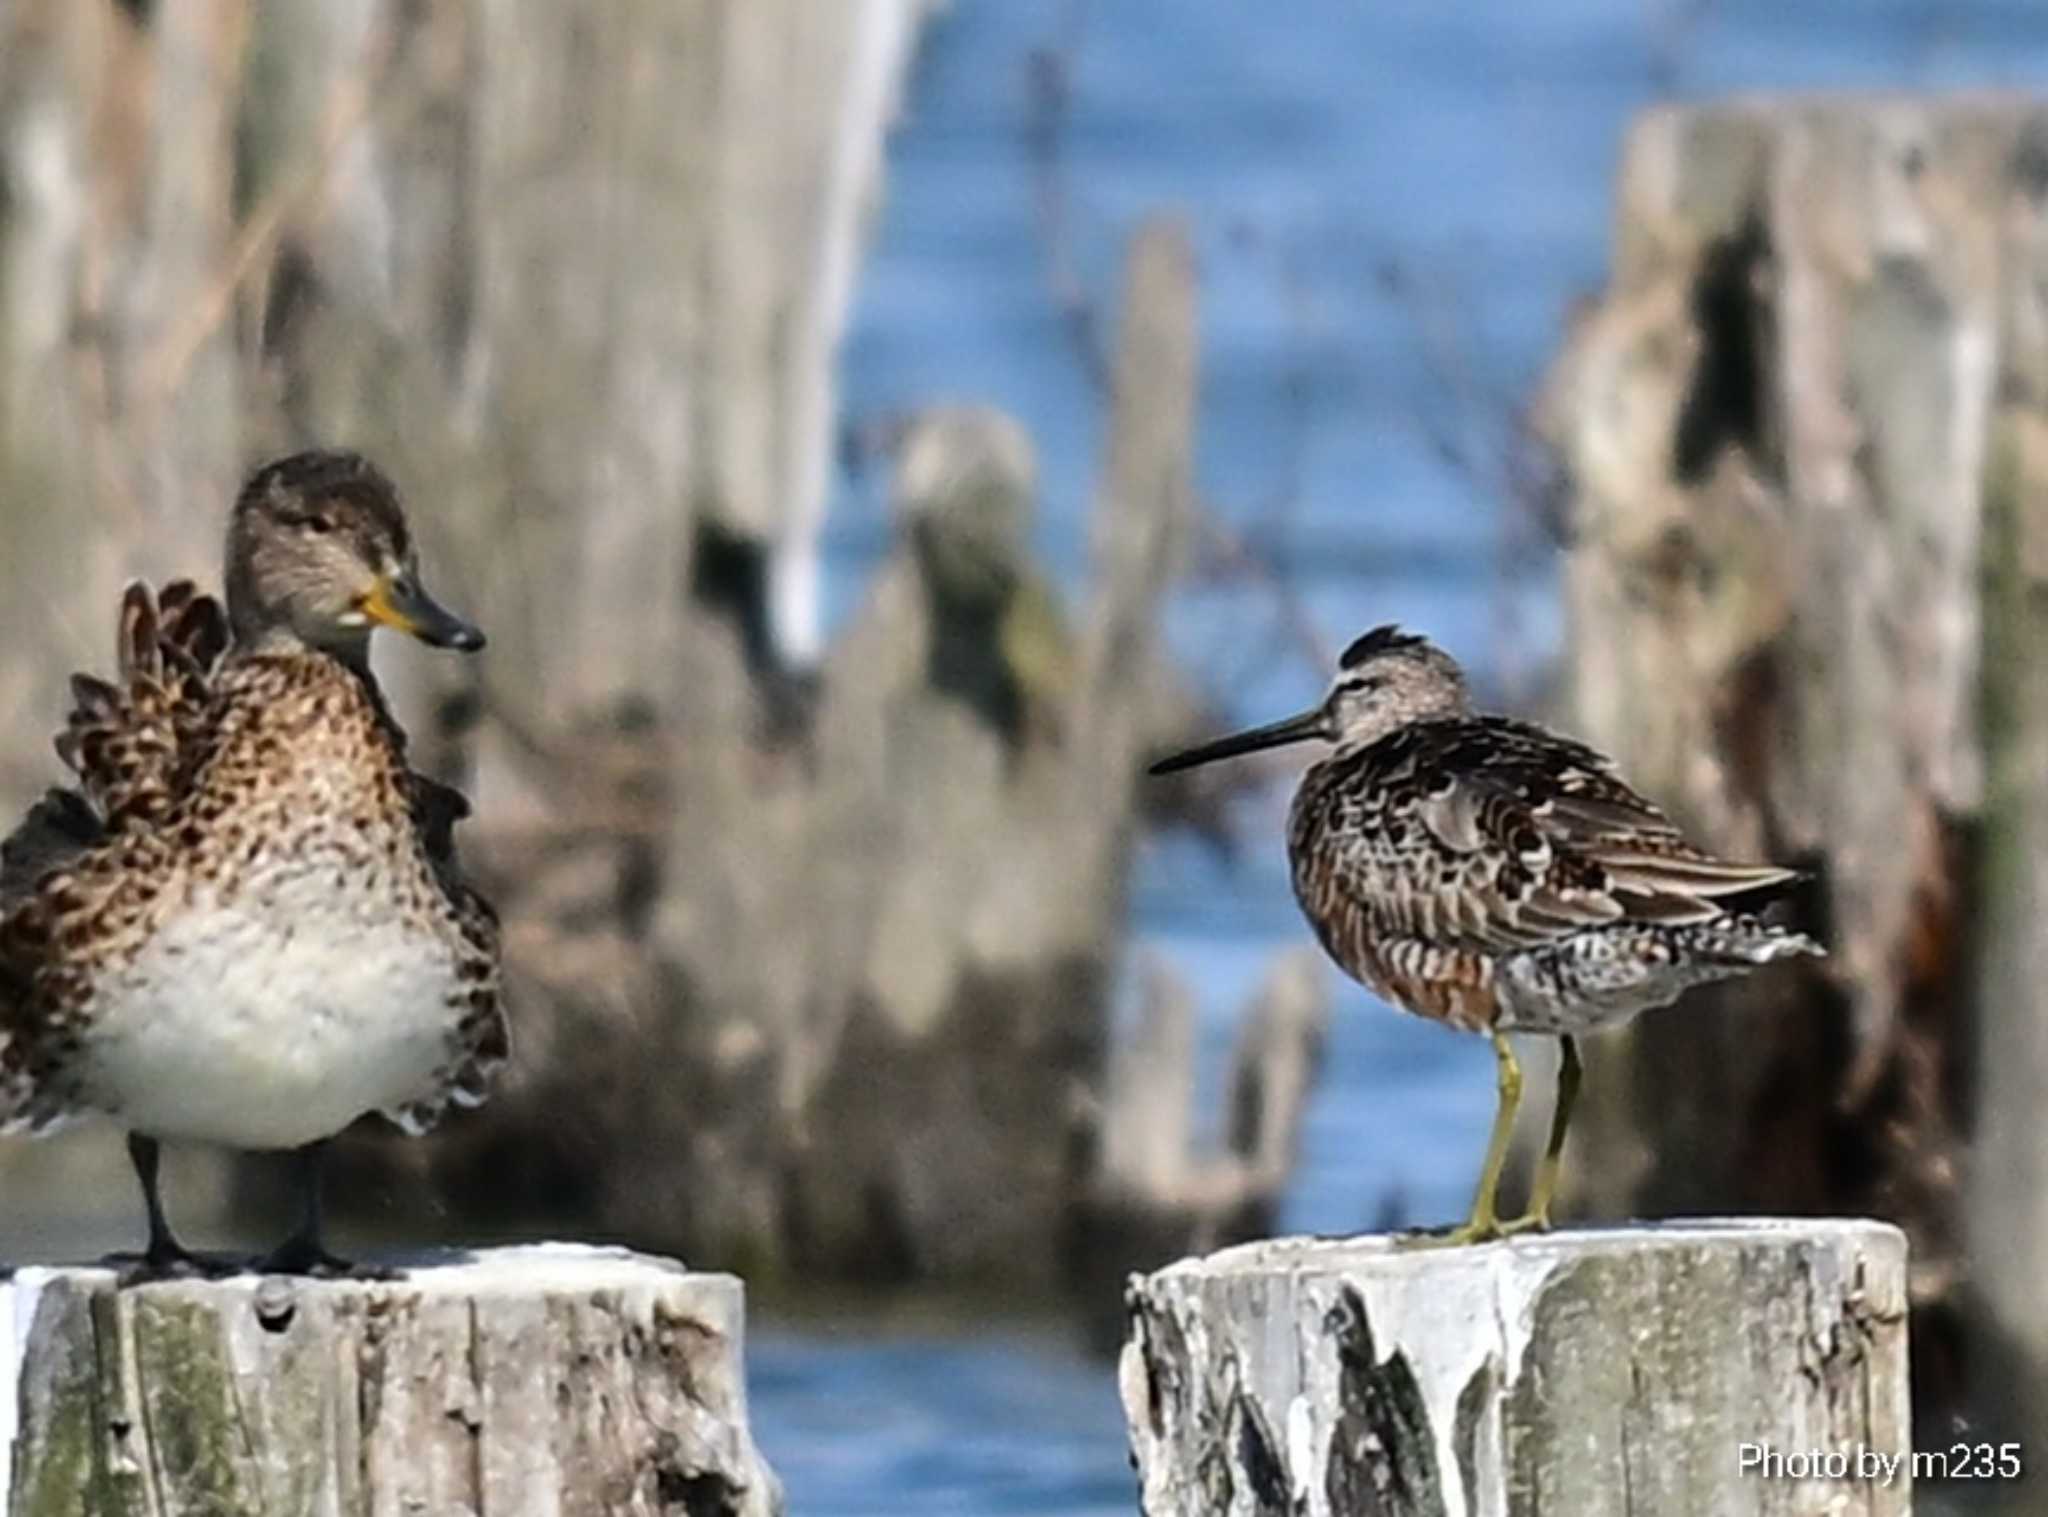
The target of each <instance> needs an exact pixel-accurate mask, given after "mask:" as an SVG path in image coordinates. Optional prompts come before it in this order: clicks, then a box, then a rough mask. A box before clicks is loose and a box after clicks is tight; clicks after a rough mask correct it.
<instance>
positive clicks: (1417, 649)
mask: <svg viewBox="0 0 2048 1517" xmlns="http://www.w3.org/2000/svg"><path fill="white" fill-rule="evenodd" d="M1471 709H1472V696H1471V693H1470V691H1468V690H1467V689H1466V686H1465V672H1464V670H1462V669H1460V668H1459V667H1458V661H1457V660H1456V659H1454V658H1452V657H1451V656H1450V654H1448V653H1446V652H1444V650H1443V649H1441V648H1439V647H1437V645H1436V644H1435V643H1432V642H1431V641H1430V640H1429V639H1428V638H1426V637H1418V636H1417V635H1415V634H1414V633H1412V632H1403V631H1402V630H1401V629H1400V628H1399V627H1394V626H1386V627H1375V628H1373V629H1372V631H1370V632H1368V633H1366V634H1365V635H1364V636H1363V637H1361V638H1359V639H1358V640H1357V641H1356V642H1354V643H1353V644H1352V645H1351V646H1350V647H1349V648H1346V649H1345V650H1344V656H1343V657H1342V658H1341V659H1339V660H1338V661H1337V677H1336V678H1335V679H1333V680H1332V681H1331V682H1330V689H1329V693H1328V694H1326V695H1325V696H1324V697H1323V699H1322V701H1321V703H1320V704H1318V705H1316V706H1315V707H1313V708H1311V709H1310V710H1307V711H1304V712H1302V713H1301V714H1300V715H1299V716H1290V717H1288V718H1287V720H1285V721H1283V722H1274V723H1272V724H1270V725H1269V726H1265V727H1254V728H1252V729H1251V730H1250V731H1249V732H1236V733H1232V734H1231V735H1230V736H1229V737H1221V738H1217V739H1216V740H1215V741H1214V742H1210V743H1203V744H1202V745H1201V746H1199V747H1196V748H1190V749H1188V750H1187V751H1186V752H1184V753H1176V754H1174V755H1173V756H1172V757H1171V758H1164V759H1161V760H1160V761H1159V762H1158V763H1156V764H1154V765H1153V766H1152V773H1154V774H1171V773H1172V772H1173V771H1174V770H1176V769H1192V768H1193V767H1194V766H1195V765H1197V764H1208V763H1213V762H1215V761H1216V760H1217V759H1225V758H1234V757H1236V756H1237V755H1238V754H1240V753H1256V752H1258V751H1259V750H1260V749H1262V748H1278V747H1280V746H1281V745H1283V744H1286V743H1304V742H1309V741H1311V740H1319V741H1321V742H1325V743H1334V744H1336V745H1337V746H1338V747H1340V748H1359V747H1363V746H1364V745H1365V744H1367V743H1371V742H1375V741H1377V740H1378V739H1380V738H1382V737H1385V736H1386V735H1387V734H1388V733H1389V732H1392V731H1394V730H1395V729H1396V728H1397V727H1405V726H1407V725H1408V724H1409V723H1410V722H1420V721H1428V720H1430V719H1432V718H1436V717H1448V716H1461V715H1463V714H1465V713H1466V712H1468V711H1470V710H1471Z"/></svg>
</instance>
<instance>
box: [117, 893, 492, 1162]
mask: <svg viewBox="0 0 2048 1517" xmlns="http://www.w3.org/2000/svg"><path fill="white" fill-rule="evenodd" d="M392 906H393V902H392V896H391V892H390V889H389V884H388V882H387V881H376V880H372V881H370V882H367V883H364V884H363V885H361V886H360V887H359V888H355V889H340V888H337V878H336V876H335V874H334V873H333V872H332V871H331V870H328V869H324V868H318V867H314V866H313V865H312V864H311V861H310V860H308V859H306V857H305V855H303V854H302V855H301V858H300V861H299V863H298V865H297V867H291V866H286V867H285V868H284V869H282V870H280V871H278V872H275V873H273V874H272V875H271V876H270V877H269V878H267V879H265V880H263V881H260V882H252V883H251V884H249V885H245V887H244V888H243V889H242V890H240V891H238V892H237V894H236V895H235V897H234V899H233V900H231V901H227V902H222V901H221V900H220V899H218V897H217V895H216V894H215V893H213V891H212V889H211V887H208V886H204V885H197V886H194V887H193V891H192V894H191V896H190V898H189V899H188V900H186V901H185V902H183V903H182V904H181V907H180V909H178V910H176V911H174V912H172V913H170V914H169V915H168V916H167V918H166V919H165V920H164V921H163V922H162V924H161V926H160V928H159V930H158V931H157V932H155V933H153V934H152V935H151V937H150V939H149V941H148V942H147V944H146V945H145V946H144V948H143V949H142V950H141V952H140V953H139V954H138V955H137V956H136V958H135V959H134V961H133V962H132V963H131V964H129V965H128V966H127V967H126V968H124V969H122V970H120V971H118V972H116V973H112V974H108V975H106V976H105V977H104V978H103V979H102V981H101V983H100V984H98V985H96V986H95V994H94V997H93V1004H92V1006H91V1008H90V1010H89V1013H88V1015H89V1018H90V1028H91V1030H90V1032H89V1033H88V1035H87V1039H86V1046H85V1048H84V1050H83V1056H82V1058H81V1061H80V1064H79V1066H78V1068H79V1071H80V1073H81V1075H82V1076H83V1081H84V1084H85V1087H86V1093H87V1096H88V1098H89V1099H90V1100H91V1101H92V1103H93V1104H94V1105H96V1106H99V1107H102V1108H103V1109H105V1110H107V1111H108V1112H110V1113H112V1114H113V1115H115V1116H116V1117H118V1118H119V1119H120V1121H121V1122H122V1123H123V1125H125V1126H128V1127H131V1128H134V1129H135V1130H137V1131H140V1132H145V1133H149V1134H151V1135H152V1136H156V1137H165V1138H181V1139H190V1140H196V1141H200V1142H214V1143H223V1144H228V1145H231V1146H233V1147H237V1148H293V1147H297V1146H299V1145H301V1144H304V1143H310V1142H312V1141H314V1140H315V1139H317V1138H322V1137H326V1136H328V1135H329V1134H332V1133H336V1132H339V1131H340V1130H341V1129H342V1128H344V1127H346V1126H347V1125H348V1124H349V1123H350V1122H352V1121H353V1120H355V1119H356V1118H357V1117H359V1116H361V1115H362V1114H363V1113H364V1112H367V1111H374V1110H377V1109H380V1108H384V1107H390V1106H397V1105H401V1104H403V1103H404V1102H406V1101H408V1100H411V1099H413V1098H415V1097H417V1096H418V1095H420V1094H421V1093H422V1091H423V1090H424V1088H425V1087H426V1085H427V1083H428V1081H429V1080H430V1078H431V1077H432V1075H433V1074H434V1072H435V1071H436V1069H438V1068H439V1067H440V1066H441V1064H442V1063H443V1062H444V1060H445V1059H446V1056H447V1042H446V1036H447V1031H448V1028H449V1026H450V1023H451V1019H452V1016H453V1014H452V1013H451V1012H450V1011H449V1010H448V1009H447V1008H448V1002H449V998H450V995H451V993H452V991H453V989H454V986H455V982H456V965H455V960H454V956H453V954H452V953H451V952H450V950H449V947H448V945H447V944H446V943H445V942H443V941H442V939H441V938H440V937H438V936H437V935H435V934H434V933H433V932H432V931H430V930H429V929H428V926H427V924H426V923H423V922H419V921H408V920H406V918H405V916H404V915H403V914H399V913H394V911H393V909H392Z"/></svg>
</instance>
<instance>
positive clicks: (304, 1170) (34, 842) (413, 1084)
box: [0, 452, 507, 1278]
mask: <svg viewBox="0 0 2048 1517" xmlns="http://www.w3.org/2000/svg"><path fill="white" fill-rule="evenodd" d="M226 556H227V575H226V584H227V605H226V610H225V611H223V610H222V607H221V605H220V603H219V602H218V601H215V600H214V599H212V598H211V597H209V596H204V595H200V594H198V593H197V592H196V591H195V590H194V588H193V587H192V586H191V585H190V584H189V583H186V582H179V583H177V584H173V585H170V586H167V587H166V588H165V589H164V590H163V592H162V593H161V594H160V595H152V594H151V592H150V591H149V590H148V589H147V588H146V587H145V586H142V585H131V586H130V587H129V589H128V591H127V593H126V595H125V596H124V598H123V600H122V603H121V618H120V633H119V642H118V649H117V653H118V664H119V679H118V680H117V681H116V682H115V683H112V684H109V683H107V682H105V681H102V680H99V679H95V678H92V677H90V676H86V675H80V676H77V677H75V678H74V679H73V681H72V690H73V695H74V697H75V700H76V707H75V709H74V710H73V711H72V713H71V717H70V721H69V723H68V725H67V726H66V728H65V731H64V732H63V733H62V734H61V735H60V736H59V738H58V740H57V750H58V753H59V754H60V756H61V757H62V758H63V759H64V760H65V762H66V763H67V764H68V765H69V766H70V767H71V769H72V770H73V771H74V773H75V775H76V779H77V784H76V787H75V788H64V789H53V790H51V791H50V792H49V793H48V794H47V795H46V796H45V797H44V798H43V799H42V800H41V801H40V802H38V803H37V804H36V806H35V807H34V808H33V809H32V810H31V811H30V812H29V814H28V816H27V818H26V819H25V820H24V821H23V822H22V824H21V825H20V826H19V827H18V828H17V829H16V830H15V832H14V833H13V834H12V835H11V836H10V837H8V838H7V840H6V842H5V844H4V846H0V1130H6V1131H14V1130H21V1129H27V1130H30V1131H34V1132H44V1131H48V1130H50V1129H53V1128H55V1127H57V1126H60V1125H62V1124H64V1123H66V1122H68V1121H70V1120H71V1119H73V1118H77V1117H82V1116H88V1115H95V1114H97V1115H102V1116H106V1117H110V1118H112V1119H113V1120H114V1121H115V1122H117V1123H119V1124H120V1125H121V1126H123V1127H125V1128H126V1129H127V1130H128V1133H129V1139H128V1145H129V1154H130V1157H131V1158H132V1160H133V1162H134V1165H135V1170H136V1174H137V1176H138V1177H139V1179H140V1180H141V1182H142V1190H143V1198H144V1201H145V1203H146V1205H147V1208H148V1217H149V1241H148V1245H147V1247H146V1248H145V1250H144V1251H143V1252H142V1253H141V1254H140V1255H139V1256H137V1258H136V1259H135V1261H134V1268H133V1269H132V1270H131V1272H130V1273H131V1277H134V1278H148V1277H151V1276H157V1275H166V1274H177V1273H187V1272H194V1271H211V1270H215V1269H218V1268H226V1267H228V1266H226V1264H225V1263H224V1261H214V1260H207V1259H201V1258H200V1257H198V1256H196V1255H194V1254H191V1253H189V1252H188V1251H187V1250H186V1249H185V1248H183V1247H182V1246H181V1245H180V1244H179V1243H178V1241H177V1239H176V1237H175V1236H174V1235H173V1234H172V1232H171V1229H170V1225H169V1223H168V1222H167V1221H166V1219H165V1216H164V1211H163V1206H162V1202H161V1199H160V1197H159V1194H158V1187H157V1161H158V1143H159V1140H161V1139H164V1138H175V1139H184V1140H192V1141H198V1142H207V1143H219V1144H224V1145H227V1146H230V1147H235V1148H243V1149H289V1150H293V1151H294V1152H295V1153H296V1154H297V1155H298V1160H299V1162H298V1170H299V1177H300V1185H301V1190H302V1198H303V1202H304V1213H303V1217H302V1220H301V1223H300V1226H299V1228H298V1229H297V1231H295V1232H294V1233H293V1234H292V1236H291V1237H290V1238H289V1239H288V1240H287V1241H286V1242H285V1243H284V1244H283V1245H282V1246H281V1247H280V1248H278V1249H277V1250H276V1251H274V1252H273V1253H272V1254H270V1255H269V1256H267V1257H266V1258H265V1259H264V1260H263V1261H261V1263H260V1264H259V1266H258V1267H259V1268H264V1269H270V1270H275V1271H279V1272H287V1273H318V1274H338V1273H348V1272H351V1271H353V1270H354V1266H351V1265H349V1264H348V1263H347V1262H346V1261H344V1260H340V1259H337V1258H335V1257H334V1256H333V1255H332V1254H330V1253H328V1252H327V1250H326V1248H325V1246H324V1244H323V1243H322V1240H321V1228H320V1193H319V1175H318V1160H319V1156H320V1153H321V1150H322V1147H323V1145H324V1144H325V1143H326V1141H327V1139H328V1138H329V1137H331V1136H332V1135H333V1134H335V1133H337V1132H339V1131H341V1129H342V1128H344V1127H346V1126H347V1125H348V1124H349V1123H350V1122H352V1121H354V1120H355V1119H356V1118H357V1117H358V1116H361V1115H362V1114H364V1113H365V1112H369V1111H381V1112H382V1113H384V1114H385V1115H386V1116H388V1117H390V1118H391V1119H392V1120H393V1121H395V1122H397V1123H398V1124H399V1125H401V1126H402V1127H404V1128H406V1129H407V1130H409V1131H415V1132H417V1131H422V1130H424V1129H425V1128H427V1127H429V1126H431V1125H433V1123H434V1122H435V1121H436V1120H437V1119H438V1118H439V1117H440V1115H441V1113H442V1112H443V1110H444V1109H445V1108H446V1107H447V1106H448V1105H449V1104H451V1103H453V1104H456V1105H474V1104H476V1103H477V1102H479V1101H481V1100H482V1099H483V1098H484V1095H485V1094H486V1089H487V1083H488V1079H489V1076H490V1074H491V1073H492V1071H493V1070H494V1069H495V1068H496V1067H497V1066H498V1065H499V1064H501V1063H502V1062H503V1061H504V1059H505V1057H506V1053H507V1041H506V1032H505V1023H504V1019H503V1015H502V1012H501V1011H500V1008H499V1004H498V925H497V918H496V916H495V914H494V913H493V912H492V911H491V908H490V906H489V905H488V904H487V903H486V902H485V901H484V900H483V898H482V897H481V896H479V895H478V894H477V893H476V892H475V891H474V890H472V889H470V888H469V886H468V885H467V884H465V883H464V882H463V880H462V878H461V876H460V873H459V871H458V870H457V867H456V864H455V859H454V850H453V843H452V838H451V832H452V829H453V826H454V824H455V822H456V821H457V820H459V819H460V818H461V817H463V816H465V815H467V814H468V809H469V808H468V803H467V802H466V801H465V800H464V799H463V798H462V796H461V795H460V794H459V793H458V792H456V791H453V790H450V789H449V788H448V787H446V786H444V785H440V784H437V783H435V782H434V781H432V780H429V779H427V778H426V777H424V776H422V775H418V774H415V773H413V772H412V770H411V769H410V767H409V766H408V765H407V763H406V760H405V735H404V733H403V732H402V731H400V729H399V728H398V726H397V724H396V723H395V722H394V721H393V720H392V718H391V716H390V714H389V713H388V712H387V711H386V709H385V706H384V701H383V698H382V696H381V694H380V692H379V691H378V689H377V685H376V681H375V680H374V679H373V678H372V676H371V674H370V664H369V649H370V634H371V631H372V630H373V629H374V628H376V627H379V626H385V627H392V628H395V629H397V630H399V631H402V632H406V633H409V634H410V635H412V636H414V637H417V638H419V639H420V640H421V641H423V642H426V643H429V644H432V645H434V646H436V647H445V648H455V649H459V650H461V651H464V652H473V651H474V650H476V649H478V648H481V647H482V646H483V642H484V639H483V634H482V633H480V632H478V631H477V630H476V628H474V627H472V626H470V625H469V624H468V623H467V622H465V621H463V620H461V619H460V618H458V617H456V616H455V615H453V614H452V613H451V612H449V611H447V610H446V609H444V608H443V607H442V606H440V605H439V604H438V603H436V602H435V601H434V600H433V599H432V598H431V597H430V596H429V595H428V594H427V593H426V591H425V590H424V589H422V588H421V585H420V578H419V560H418V554H417V552H416V550H415V548H414V545H413V541H412V536H411V533H410V531H409V530H408V528H407V525H406V521H405V515H404V512H403V510H402V509H401V507H400V505H399V499H398V493H397V490H396V489H395V488H394V487H393V485H392V484H391V481H390V480H388V479H387V478H385V476H384V475H383V474H382V473H380V472H379V471H378V470H377V469H376V468H375V467H374V466H373V465H371V464H370V463H369V462H368V461H367V460H365V459H363V458H361V457H359V456H358V455H356V454H353V453H341V452H313V453H302V454H298V455H296V456H294V457H291V458H287V459H284V460H281V461H280V462H277V463H273V464H271V465H269V466H267V467H265V468H263V469H260V470H258V471H257V472H256V473H255V474H254V475H253V476H252V477H251V478H250V480H249V481H248V483H247V484H246V485H245V486H244V487H243V489H242V492H241V494H240V496H239V498H238V499H237V501H236V503H235V507H234V511H233V515H232V517H231V518H230V521H229V525H228V535H227V555H226ZM365 1273H377V1272H376V1271H365Z"/></svg>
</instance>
